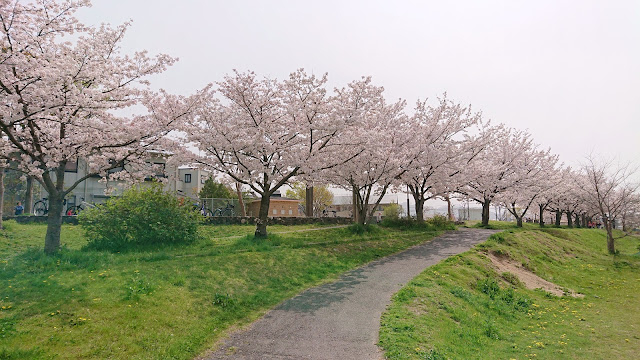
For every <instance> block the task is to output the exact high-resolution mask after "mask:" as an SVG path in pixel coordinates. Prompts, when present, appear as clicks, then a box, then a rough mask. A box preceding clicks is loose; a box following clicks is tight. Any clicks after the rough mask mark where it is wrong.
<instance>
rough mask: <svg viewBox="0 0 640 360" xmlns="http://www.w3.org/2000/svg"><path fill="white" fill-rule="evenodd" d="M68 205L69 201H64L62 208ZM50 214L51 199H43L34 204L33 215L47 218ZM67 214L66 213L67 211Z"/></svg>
mask: <svg viewBox="0 0 640 360" xmlns="http://www.w3.org/2000/svg"><path fill="white" fill-rule="evenodd" d="M65 205H67V199H64V200H62V207H63V208H64V206H65ZM48 213H49V198H42V200H38V201H36V203H35V204H33V214H34V215H36V216H45V215H47V214H48ZM65 214H66V211H65Z"/></svg>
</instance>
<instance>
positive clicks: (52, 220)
mask: <svg viewBox="0 0 640 360" xmlns="http://www.w3.org/2000/svg"><path fill="white" fill-rule="evenodd" d="M63 202H64V196H63V195H62V193H61V192H59V191H56V190H54V191H50V192H49V213H48V218H47V233H46V235H45V237H44V252H45V253H47V254H53V253H55V252H56V251H58V250H59V249H60V231H61V229H62V212H63V207H64V205H63Z"/></svg>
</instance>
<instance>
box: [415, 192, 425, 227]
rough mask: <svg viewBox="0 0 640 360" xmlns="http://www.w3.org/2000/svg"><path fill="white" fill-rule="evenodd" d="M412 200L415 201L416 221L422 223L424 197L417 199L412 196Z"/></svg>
mask: <svg viewBox="0 0 640 360" xmlns="http://www.w3.org/2000/svg"><path fill="white" fill-rule="evenodd" d="M413 200H415V202H416V221H417V222H418V223H419V224H422V223H424V199H418V197H416V196H414V197H413Z"/></svg>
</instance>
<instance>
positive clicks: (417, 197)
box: [407, 187, 424, 224]
mask: <svg viewBox="0 0 640 360" xmlns="http://www.w3.org/2000/svg"><path fill="white" fill-rule="evenodd" d="M413 190H414V188H413V187H412V188H411V196H413V201H415V203H416V221H417V222H418V223H419V224H422V223H424V198H423V196H422V194H419V193H418V192H416V191H413ZM408 202H409V200H407V206H409V204H408Z"/></svg>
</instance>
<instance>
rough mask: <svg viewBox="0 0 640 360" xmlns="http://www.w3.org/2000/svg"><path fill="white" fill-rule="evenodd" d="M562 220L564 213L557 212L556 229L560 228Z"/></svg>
mask: <svg viewBox="0 0 640 360" xmlns="http://www.w3.org/2000/svg"><path fill="white" fill-rule="evenodd" d="M561 219H562V211H560V210H558V211H556V227H560V220H561Z"/></svg>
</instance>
